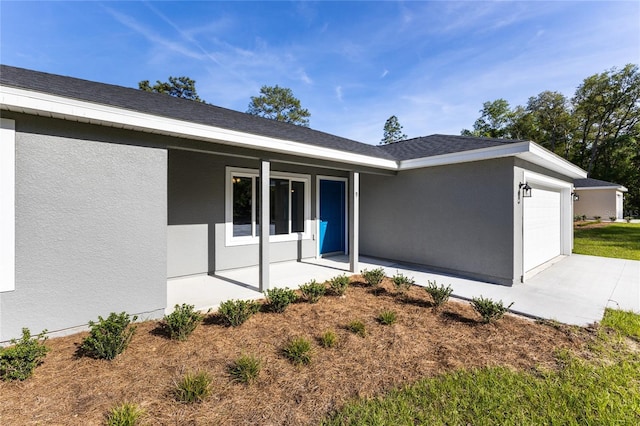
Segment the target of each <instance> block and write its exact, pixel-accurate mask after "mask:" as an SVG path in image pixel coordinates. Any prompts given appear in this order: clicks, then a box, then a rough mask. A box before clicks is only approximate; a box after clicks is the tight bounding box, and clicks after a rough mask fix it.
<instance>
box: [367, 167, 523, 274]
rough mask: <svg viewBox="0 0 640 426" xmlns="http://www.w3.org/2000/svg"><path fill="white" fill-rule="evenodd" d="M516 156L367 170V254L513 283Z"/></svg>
mask: <svg viewBox="0 0 640 426" xmlns="http://www.w3.org/2000/svg"><path fill="white" fill-rule="evenodd" d="M513 179H514V172H513V159H511V158H504V159H497V160H487V161H481V162H472V163H463V164H456V165H448V166H441V167H430V168H424V169H417V170H410V171H402V172H399V173H398V175H397V176H395V177H386V176H375V175H364V174H363V175H362V176H361V184H360V193H361V198H360V203H361V204H360V252H361V254H362V255H369V256H374V257H380V258H386V259H393V260H398V261H404V262H410V263H415V264H420V265H427V266H430V267H434V268H436V269H439V270H443V271H451V272H455V273H459V274H461V275H465V276H469V277H473V278H478V279H482V280H486V281H488V282H493V283H498V284H503V285H512V284H513V283H514V267H513V265H514V259H513V256H514V250H513V242H514V235H513V232H514V231H513V230H514V223H513V221H514V213H513V211H514V207H513V186H512V185H513Z"/></svg>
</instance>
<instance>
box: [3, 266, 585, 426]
mask: <svg viewBox="0 0 640 426" xmlns="http://www.w3.org/2000/svg"><path fill="white" fill-rule="evenodd" d="M352 280H354V281H360V277H358V276H355V277H353V278H352ZM353 284H356V285H354V286H352V287H350V288H349V290H348V291H347V295H346V297H344V298H339V297H331V296H327V297H324V298H322V299H321V300H320V301H319V302H318V303H316V304H309V303H297V304H294V305H291V306H290V307H289V308H288V309H287V311H286V312H285V313H282V314H275V313H259V314H257V315H254V316H253V317H251V318H250V319H249V320H248V321H247V322H246V323H245V324H243V325H241V326H240V327H235V328H227V327H224V326H222V325H220V324H219V323H218V322H217V321H216V319H215V316H211V317H209V318H207V319H206V320H205V322H204V324H202V325H201V326H200V327H198V328H197V329H196V330H195V331H194V333H193V334H192V335H191V336H190V337H189V339H188V340H187V341H185V342H176V341H172V340H169V339H167V338H166V337H164V336H162V335H161V334H159V333H158V332H157V331H156V329H157V327H158V322H153V321H150V322H145V323H141V324H140V325H139V327H138V330H137V333H136V335H135V336H134V337H133V340H132V342H131V344H130V346H129V348H128V349H127V350H126V351H125V352H124V353H123V354H122V355H120V356H119V357H118V358H116V359H115V360H114V361H110V362H109V361H102V360H94V359H90V358H77V357H76V355H75V352H76V349H77V346H78V344H79V343H80V342H81V341H82V338H83V337H84V336H85V335H86V333H81V334H77V335H73V336H68V337H63V338H57V339H51V340H49V341H48V342H47V345H48V346H49V347H50V348H51V349H52V350H51V352H50V353H49V355H48V356H47V358H46V360H45V363H44V364H43V365H42V366H40V367H39V368H38V369H37V370H36V371H35V374H34V376H33V377H32V378H31V379H29V380H27V381H25V382H18V383H0V395H2V404H1V405H0V419H2V424H3V425H13V424H15V425H25V424H47V425H89V424H103V423H104V420H105V414H106V413H107V412H108V410H109V409H110V408H111V407H113V406H114V405H115V404H119V403H122V402H124V401H127V402H132V403H136V404H138V405H139V406H140V408H142V409H143V410H144V411H145V413H146V416H145V419H146V421H147V422H148V423H149V424H158V425H176V424H180V425H200V424H207V425H210V424H224V425H227V424H252V425H253V424H269V425H271V424H287V425H297V424H312V423H317V422H318V421H319V420H320V419H322V418H323V417H325V416H326V415H327V414H329V413H331V412H332V411H334V410H336V409H338V408H340V407H341V406H342V405H343V404H344V403H345V402H347V401H348V400H350V399H352V398H355V397H371V396H374V395H380V394H382V393H384V392H386V391H388V390H389V389H391V388H394V387H398V386H400V385H404V384H408V383H413V382H415V381H416V380H418V379H420V378H423V377H429V376H433V375H437V374H440V373H443V372H445V371H451V370H455V369H461V368H470V367H479V366H489V365H502V366H508V367H510V368H514V369H520V370H528V369H531V368H534V367H536V366H538V367H539V366H542V367H546V368H554V367H555V365H556V364H555V359H554V357H553V354H554V352H555V351H556V349H559V348H571V349H577V350H581V349H582V348H583V347H584V345H585V343H586V342H587V340H588V339H589V333H588V332H587V331H586V330H582V329H576V328H570V327H564V326H555V327H551V326H548V325H543V324H538V323H534V322H531V321H529V320H525V319H522V318H518V317H515V316H511V315H507V316H506V317H505V318H503V319H502V320H501V321H499V322H498V323H496V324H482V323H480V322H479V318H478V317H477V314H476V313H475V312H474V311H473V309H472V308H471V307H470V306H469V304H468V303H462V302H455V301H450V302H448V303H447V304H445V305H444V307H443V308H442V309H441V310H440V312H434V311H433V310H432V309H427V308H428V307H430V306H431V305H430V302H429V296H428V295H427V294H426V292H425V291H424V290H423V289H422V288H415V287H414V288H412V289H411V290H410V291H409V292H408V294H407V295H406V296H404V297H402V298H397V297H395V296H394V291H393V284H391V283H390V282H389V281H388V280H385V282H384V284H383V288H384V289H383V290H382V291H381V292H380V293H379V295H378V296H375V295H373V294H371V293H370V291H369V290H368V289H367V288H364V287H363V286H361V285H358V284H357V283H353ZM384 309H389V310H394V311H396V312H397V313H398V321H397V322H396V323H395V324H393V325H392V326H384V325H381V324H379V323H378V322H377V321H376V317H377V316H378V314H379V313H380V311H381V310H384ZM354 319H361V320H363V321H364V323H365V324H366V327H367V336H366V338H364V339H363V338H361V337H359V336H357V335H354V334H353V333H351V332H349V331H348V330H347V329H346V325H347V324H348V323H349V322H351V321H352V320H354ZM329 329H333V330H336V332H337V334H338V344H337V346H336V347H334V348H331V349H324V348H322V347H321V346H320V344H319V343H318V340H317V339H318V338H319V337H320V336H321V335H322V333H324V332H325V331H326V330H329ZM297 336H305V337H308V338H311V339H313V341H314V356H313V360H312V363H311V364H310V365H309V366H303V367H300V366H295V365H292V364H291V363H290V362H289V361H288V360H286V359H285V358H284V357H283V356H282V354H281V348H282V346H283V345H284V344H285V343H286V342H287V341H288V340H289V339H290V338H292V337H297ZM241 355H255V356H257V357H259V358H260V359H261V361H262V365H263V368H262V371H261V373H260V377H259V379H258V380H257V381H256V382H255V383H253V384H252V385H250V386H245V385H241V384H237V383H234V382H233V380H232V378H231V377H230V376H229V373H228V368H229V365H230V364H231V363H232V362H233V360H235V359H237V358H238V357H239V356H241ZM201 370H202V371H207V372H209V373H210V374H211V376H212V377H213V379H214V380H213V385H212V394H211V396H210V397H209V398H208V399H207V400H206V401H204V402H202V403H200V404H195V405H185V404H180V403H178V402H176V401H175V400H174V398H173V397H172V394H171V391H172V383H173V381H174V380H175V379H176V378H178V377H181V376H182V375H183V374H184V373H185V372H188V371H201Z"/></svg>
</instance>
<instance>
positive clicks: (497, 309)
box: [471, 296, 513, 323]
mask: <svg viewBox="0 0 640 426" xmlns="http://www.w3.org/2000/svg"><path fill="white" fill-rule="evenodd" d="M471 306H473V309H474V310H475V311H476V312H477V313H478V314H480V316H481V317H482V321H483V322H485V323H490V322H492V321H497V320H499V319H500V318H502V316H503V315H504V314H505V312H507V311H508V310H509V308H510V307H511V306H513V302H511V304H510V305H509V306H504V304H503V303H502V300H500V301H498V302H495V301H493V300H491V299H489V298H486V299H485V298H484V297H482V296H480V297H474V298H473V299H471Z"/></svg>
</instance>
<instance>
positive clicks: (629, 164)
mask: <svg viewBox="0 0 640 426" xmlns="http://www.w3.org/2000/svg"><path fill="white" fill-rule="evenodd" d="M480 113H481V116H480V118H478V119H477V120H476V121H475V123H474V125H473V130H466V129H465V130H463V131H462V134H463V135H473V136H488V137H510V138H517V139H529V140H533V141H535V142H537V143H539V144H540V145H542V146H544V147H545V148H547V149H549V150H551V151H553V152H555V153H556V154H558V155H561V156H563V157H564V158H566V159H568V160H569V161H571V162H573V163H574V164H576V165H578V166H580V167H581V168H583V169H585V170H586V171H587V173H588V176H589V177H592V178H596V179H602V180H606V181H610V182H616V183H619V184H622V185H624V186H626V187H627V188H628V189H629V193H628V194H627V195H626V196H625V210H627V211H630V212H636V213H635V214H636V215H637V212H638V211H640V70H639V68H638V65H634V64H628V65H626V66H625V67H624V68H622V69H617V68H611V69H610V70H607V71H605V72H603V73H600V74H594V75H592V76H590V77H587V78H585V79H584V81H583V82H582V84H580V85H579V86H578V88H577V89H576V92H575V94H574V96H573V98H571V100H568V99H567V98H566V97H565V96H564V95H563V94H561V93H558V92H552V91H544V92H541V93H540V94H538V96H535V97H531V98H529V101H528V102H527V106H526V107H522V106H517V107H515V108H513V109H511V108H510V107H509V104H508V102H507V101H505V100H504V99H498V100H496V101H493V102H485V103H484V104H483V108H482V109H481V110H480Z"/></svg>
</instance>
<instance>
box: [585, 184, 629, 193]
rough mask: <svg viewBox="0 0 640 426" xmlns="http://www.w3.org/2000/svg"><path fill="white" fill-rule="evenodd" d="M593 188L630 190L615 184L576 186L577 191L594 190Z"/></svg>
mask: <svg viewBox="0 0 640 426" xmlns="http://www.w3.org/2000/svg"><path fill="white" fill-rule="evenodd" d="M592 189H615V190H616V191H620V192H628V191H629V190H628V189H627V188H626V187H624V186H622V185H620V186H615V185H610V186H584V187H579V186H576V191H584V190H587V191H588V190H592Z"/></svg>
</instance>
